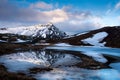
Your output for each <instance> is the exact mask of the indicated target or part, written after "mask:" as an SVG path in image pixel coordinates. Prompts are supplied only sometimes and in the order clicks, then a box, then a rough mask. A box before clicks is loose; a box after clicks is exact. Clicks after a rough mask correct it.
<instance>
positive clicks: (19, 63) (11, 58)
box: [0, 52, 45, 72]
mask: <svg viewBox="0 0 120 80" xmlns="http://www.w3.org/2000/svg"><path fill="white" fill-rule="evenodd" d="M0 63H4V64H5V66H6V67H7V68H8V70H9V71H11V72H18V71H26V70H28V69H29V68H33V67H36V66H39V67H45V64H42V63H44V62H43V61H42V60H40V59H38V58H37V57H36V54H35V53H34V52H31V53H29V52H24V53H16V54H15V53H14V54H10V55H3V56H1V57H0Z"/></svg>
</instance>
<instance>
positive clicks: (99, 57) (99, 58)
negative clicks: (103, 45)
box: [83, 51, 107, 63]
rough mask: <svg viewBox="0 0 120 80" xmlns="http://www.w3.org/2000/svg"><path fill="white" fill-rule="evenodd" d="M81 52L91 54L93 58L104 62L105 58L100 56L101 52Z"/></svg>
mask: <svg viewBox="0 0 120 80" xmlns="http://www.w3.org/2000/svg"><path fill="white" fill-rule="evenodd" d="M83 54H85V55H88V56H91V57H92V58H93V59H94V60H96V61H98V62H102V63H106V62H107V59H106V58H105V57H103V56H102V54H99V53H97V52H93V51H89V52H83Z"/></svg>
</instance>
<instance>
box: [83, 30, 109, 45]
mask: <svg viewBox="0 0 120 80" xmlns="http://www.w3.org/2000/svg"><path fill="white" fill-rule="evenodd" d="M107 36H108V33H107V32H99V33H96V34H94V36H93V37H91V38H87V39H83V40H82V41H83V42H84V43H89V44H91V45H94V46H104V45H105V44H106V42H103V43H100V41H102V40H103V39H104V38H105V37H107Z"/></svg>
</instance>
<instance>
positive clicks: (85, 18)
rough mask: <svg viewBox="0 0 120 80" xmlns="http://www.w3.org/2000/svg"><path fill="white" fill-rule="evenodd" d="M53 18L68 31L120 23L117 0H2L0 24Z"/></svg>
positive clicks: (46, 21) (6, 25)
mask: <svg viewBox="0 0 120 80" xmlns="http://www.w3.org/2000/svg"><path fill="white" fill-rule="evenodd" d="M48 22H52V23H53V24H55V25H56V26H57V27H59V28H60V29H62V30H64V31H67V32H82V31H87V30H91V29H96V28H100V27H103V26H113V25H115V26H116V25H120V0H2V1H1V2H0V27H16V26H23V25H34V24H46V23H48Z"/></svg>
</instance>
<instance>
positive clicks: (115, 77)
mask: <svg viewBox="0 0 120 80" xmlns="http://www.w3.org/2000/svg"><path fill="white" fill-rule="evenodd" d="M96 74H97V75H98V76H99V77H100V80H120V73H119V72H118V71H117V70H114V69H101V70H98V71H97V73H96Z"/></svg>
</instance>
